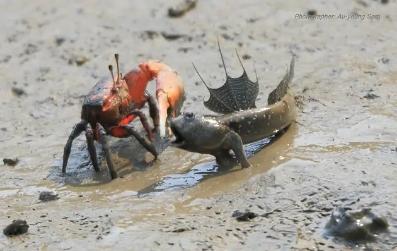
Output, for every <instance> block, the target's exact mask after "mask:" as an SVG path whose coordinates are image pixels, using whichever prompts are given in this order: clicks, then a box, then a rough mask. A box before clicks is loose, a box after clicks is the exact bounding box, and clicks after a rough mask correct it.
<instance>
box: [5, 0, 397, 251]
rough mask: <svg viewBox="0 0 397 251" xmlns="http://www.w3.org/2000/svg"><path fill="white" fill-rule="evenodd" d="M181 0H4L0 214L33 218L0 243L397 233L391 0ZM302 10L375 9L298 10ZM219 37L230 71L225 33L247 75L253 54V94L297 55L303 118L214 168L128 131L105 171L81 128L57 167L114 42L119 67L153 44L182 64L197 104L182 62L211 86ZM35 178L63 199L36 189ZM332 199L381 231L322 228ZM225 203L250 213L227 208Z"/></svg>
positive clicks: (390, 236) (43, 246) (323, 242)
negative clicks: (95, 162) (65, 162)
mask: <svg viewBox="0 0 397 251" xmlns="http://www.w3.org/2000/svg"><path fill="white" fill-rule="evenodd" d="M178 3H179V2H178V1H169V2H168V1H167V2H164V1H153V2H150V4H149V3H146V2H142V1H133V2H131V1H114V2H112V5H111V6H109V2H108V1H84V3H83V2H81V1H71V2H70V1H67V2H66V1H45V0H39V1H0V10H1V11H0V13H1V15H0V20H1V24H2V32H1V34H0V40H1V42H2V46H1V48H0V102H1V105H2V109H1V110H0V153H1V156H0V157H1V158H2V159H18V163H17V164H16V165H15V166H10V165H1V166H0V170H1V176H0V198H1V201H2V203H1V204H0V226H3V227H5V226H7V225H8V224H10V223H11V222H12V220H14V219H20V220H26V221H27V223H28V224H29V229H28V232H27V233H26V234H23V235H20V236H18V237H16V238H9V237H6V236H4V235H0V250H114V249H129V248H131V247H133V249H136V250H158V249H167V250H168V249H170V250H184V249H185V250H242V249H244V250H349V249H354V248H363V247H368V248H369V249H371V248H372V249H374V250H393V248H395V247H397V216H396V211H395V208H396V207H397V183H396V179H397V149H396V147H397V144H396V142H397V117H396V114H397V98H396V95H395V91H396V89H397V84H396V82H397V70H396V69H397V61H396V60H397V59H396V58H397V47H396V45H395V43H393V41H396V40H397V33H396V32H395V27H396V22H397V21H396V18H395V15H393V14H394V13H397V7H396V2H395V1H369V0H360V1H349V2H346V1H342V0H339V1H333V2H332V3H331V2H327V3H320V2H316V3H314V2H309V1H293V2H292V1H291V2H290V3H285V2H280V1H267V2H266V3H264V2H263V1H259V0H249V1H234V2H233V3H232V2H228V4H225V3H223V2H221V1H198V2H197V3H196V6H195V8H193V9H191V10H190V11H189V12H187V13H185V15H183V16H182V17H178V18H169V17H168V9H169V8H170V7H172V6H176V5H178ZM313 10H315V11H314V12H313ZM308 11H310V13H311V14H310V15H316V14H318V15H322V14H327V15H333V14H334V15H335V16H338V15H339V14H342V15H349V14H351V13H359V14H362V15H366V17H367V16H368V15H372V16H376V15H379V16H380V19H375V18H364V19H362V20H361V18H356V19H349V20H347V19H346V20H345V19H341V20H338V19H304V18H296V17H295V16H296V14H303V15H308V14H309V13H308ZM298 16H299V15H298ZM163 34H166V36H164V35H163ZM218 37H219V39H220V41H221V43H222V47H223V50H224V54H225V58H226V64H227V69H228V71H229V72H230V74H231V75H232V76H238V75H239V74H240V73H241V68H240V67H239V65H238V61H237V58H236V57H235V56H234V54H233V52H234V48H235V47H236V48H237V49H238V50H239V52H240V54H241V55H242V58H243V59H244V60H243V61H244V64H245V66H246V69H247V72H248V74H249V75H253V74H254V71H253V65H254V63H255V66H256V69H257V72H258V77H259V81H260V94H259V97H260V100H259V101H258V103H259V104H265V102H266V99H267V94H268V93H269V92H270V91H271V90H272V89H273V88H274V87H275V86H276V85H277V81H278V80H279V79H280V78H281V77H282V76H283V75H284V73H285V70H286V67H287V65H288V63H289V60H290V58H291V54H295V55H296V68H295V78H294V81H293V84H292V89H293V90H294V91H295V94H296V95H297V96H298V97H299V100H300V101H301V102H302V108H301V110H300V112H299V115H298V119H297V120H298V123H297V124H295V125H293V126H292V127H291V128H290V129H289V130H288V131H287V132H286V133H285V134H284V135H282V136H281V137H280V138H278V139H277V140H275V141H274V142H272V143H271V144H268V143H265V147H264V149H263V150H261V151H260V152H258V153H256V154H255V155H254V156H252V157H251V158H250V161H251V163H252V164H253V167H252V168H250V169H244V170H240V169H239V168H236V169H232V170H229V171H221V170H217V169H216V166H215V165H213V164H211V161H213V159H212V158H211V157H210V156H203V155H198V154H193V153H187V152H183V151H181V150H177V149H174V148H166V149H165V150H164V152H163V154H162V155H161V156H160V159H159V161H157V162H155V163H154V164H152V165H148V164H147V163H146V160H145V156H144V155H145V153H144V152H142V155H140V154H139V156H140V157H137V156H138V155H132V154H129V152H133V151H143V150H140V149H137V148H136V147H135V144H134V143H133V140H128V139H127V140H112V152H113V159H114V161H115V163H116V165H117V166H118V167H119V170H118V171H119V174H121V176H123V178H120V179H117V180H114V181H112V182H110V183H109V182H107V178H108V177H107V173H106V171H105V170H106V169H105V166H104V165H102V169H103V170H104V171H103V172H101V173H99V174H94V171H93V168H92V166H90V164H89V161H88V155H87V154H86V147H85V145H84V138H79V139H78V140H77V142H76V144H75V146H74V148H73V153H72V156H71V160H70V165H71V169H70V173H68V175H66V176H61V175H60V174H59V172H58V171H60V161H61V158H62V151H63V146H64V144H65V142H66V139H67V136H68V134H69V133H70V130H71V128H72V126H73V124H74V123H76V122H77V121H78V120H79V115H80V108H81V103H82V100H83V95H85V94H86V93H87V92H88V91H89V89H90V88H91V87H92V86H93V85H94V83H95V82H96V81H97V80H98V79H99V78H100V77H103V76H106V75H107V65H108V64H109V62H111V61H112V57H113V54H114V52H118V53H119V54H120V56H121V67H122V69H123V70H128V69H131V68H132V67H135V66H136V65H137V63H138V62H140V61H143V60H146V59H149V58H158V59H162V60H164V61H165V62H166V63H168V64H169V65H171V66H172V67H173V68H174V69H177V70H178V72H179V73H180V74H181V76H182V78H183V79H184V80H185V83H186V89H187V100H186V101H185V106H184V108H183V110H184V111H192V112H196V113H200V114H203V113H205V109H204V106H203V104H202V101H203V99H205V98H208V93H207V92H206V89H205V88H204V87H203V86H202V85H201V83H200V82H199V79H198V77H197V76H196V74H195V72H194V70H193V67H192V66H191V62H194V63H195V64H196V65H198V66H199V67H200V72H201V74H202V75H203V76H204V77H205V79H206V80H207V81H208V83H209V84H210V85H212V86H214V87H218V86H220V85H221V84H222V83H223V81H224V75H223V70H222V68H221V64H220V58H219V54H218V53H217V44H216V40H217V38H218ZM150 91H153V85H152V87H151V89H150ZM137 126H138V125H137ZM131 142H132V143H131ZM261 147H262V146H261ZM248 150H249V149H248ZM146 157H148V156H146ZM146 159H147V158H146ZM192 170H193V171H192ZM203 176H205V177H204V178H203ZM167 182H168V183H167ZM164 184H165V185H164ZM186 184H187V185H186ZM161 185H163V187H161ZM159 187H160V188H161V189H159ZM163 188H165V189H163ZM43 191H51V192H53V193H54V194H57V195H58V197H59V199H57V200H54V201H48V202H45V203H43V202H41V201H40V200H39V194H40V192H43ZM142 191H143V192H142ZM337 207H347V208H351V209H352V210H361V209H362V208H371V210H372V211H373V212H375V213H376V214H377V215H380V216H382V217H385V218H386V219H387V221H388V224H389V227H388V231H387V232H386V233H382V234H379V236H376V239H375V240H374V241H372V242H360V243H351V242H345V241H342V240H339V239H334V238H330V237H327V236H324V227H325V225H326V223H327V221H328V220H329V218H330V215H331V213H332V210H333V209H334V208H337ZM236 210H238V211H239V212H245V211H249V212H252V213H255V214H256V215H258V216H257V217H254V218H252V219H249V221H237V220H236V218H234V217H232V215H233V213H234V212H235V211H236Z"/></svg>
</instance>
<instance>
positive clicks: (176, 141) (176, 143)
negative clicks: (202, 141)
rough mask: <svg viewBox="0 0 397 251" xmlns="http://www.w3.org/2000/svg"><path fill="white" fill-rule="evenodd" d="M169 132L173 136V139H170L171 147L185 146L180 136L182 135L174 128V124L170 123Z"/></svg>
mask: <svg viewBox="0 0 397 251" xmlns="http://www.w3.org/2000/svg"><path fill="white" fill-rule="evenodd" d="M170 127H171V130H172V133H173V134H174V137H173V138H172V141H171V145H173V146H175V147H181V146H183V145H184V144H185V138H184V137H183V136H182V134H181V133H180V132H179V131H178V129H177V128H176V127H175V125H174V124H172V123H171V126H170Z"/></svg>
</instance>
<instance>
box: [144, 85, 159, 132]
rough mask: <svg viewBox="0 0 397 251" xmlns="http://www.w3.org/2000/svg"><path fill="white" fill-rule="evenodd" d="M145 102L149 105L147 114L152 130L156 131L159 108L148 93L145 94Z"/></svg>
mask: <svg viewBox="0 0 397 251" xmlns="http://www.w3.org/2000/svg"><path fill="white" fill-rule="evenodd" d="M145 96H146V99H147V102H148V104H149V114H150V117H151V118H152V120H153V125H154V130H157V128H158V127H159V123H160V122H159V121H160V118H159V107H158V105H157V102H156V99H155V98H154V97H153V96H152V95H151V94H150V93H148V92H146V93H145Z"/></svg>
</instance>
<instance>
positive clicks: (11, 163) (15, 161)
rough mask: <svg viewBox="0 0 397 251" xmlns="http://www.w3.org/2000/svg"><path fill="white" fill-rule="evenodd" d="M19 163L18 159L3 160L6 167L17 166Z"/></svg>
mask: <svg viewBox="0 0 397 251" xmlns="http://www.w3.org/2000/svg"><path fill="white" fill-rule="evenodd" d="M18 162H19V159H18V158H14V159H9V158H4V159H3V164H4V165H5V166H16V165H17V164H18Z"/></svg>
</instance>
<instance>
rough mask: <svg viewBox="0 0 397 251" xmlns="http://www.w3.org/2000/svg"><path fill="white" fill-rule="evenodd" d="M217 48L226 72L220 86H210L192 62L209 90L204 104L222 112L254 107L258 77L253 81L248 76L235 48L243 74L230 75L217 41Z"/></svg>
mask: <svg viewBox="0 0 397 251" xmlns="http://www.w3.org/2000/svg"><path fill="white" fill-rule="evenodd" d="M218 48H219V53H220V55H221V59H222V64H223V68H224V69H225V73H226V83H225V84H224V85H222V86H221V87H219V88H217V89H213V88H210V87H209V86H208V85H207V83H206V82H205V81H204V80H203V78H202V77H201V75H200V73H199V72H198V70H197V69H196V67H195V65H194V64H193V67H194V69H195V70H196V72H197V74H198V75H199V77H200V79H201V81H203V83H204V85H205V86H206V87H207V89H208V91H209V92H210V98H209V99H208V100H207V101H204V105H205V106H206V107H207V108H208V109H210V110H211V111H213V112H217V113H222V114H227V113H231V112H234V111H240V110H247V109H250V108H255V100H256V97H257V96H258V91H259V85H258V77H256V81H255V82H253V81H251V80H250V79H249V78H248V75H247V72H246V71H245V68H244V65H243V63H242V62H241V59H240V56H239V55H238V53H237V50H236V54H237V57H238V60H239V62H240V65H241V67H242V68H243V70H244V71H243V74H242V75H241V76H240V77H238V78H232V77H230V76H229V75H228V74H227V71H226V67H225V61H224V59H223V55H222V51H221V47H220V45H219V41H218Z"/></svg>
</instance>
